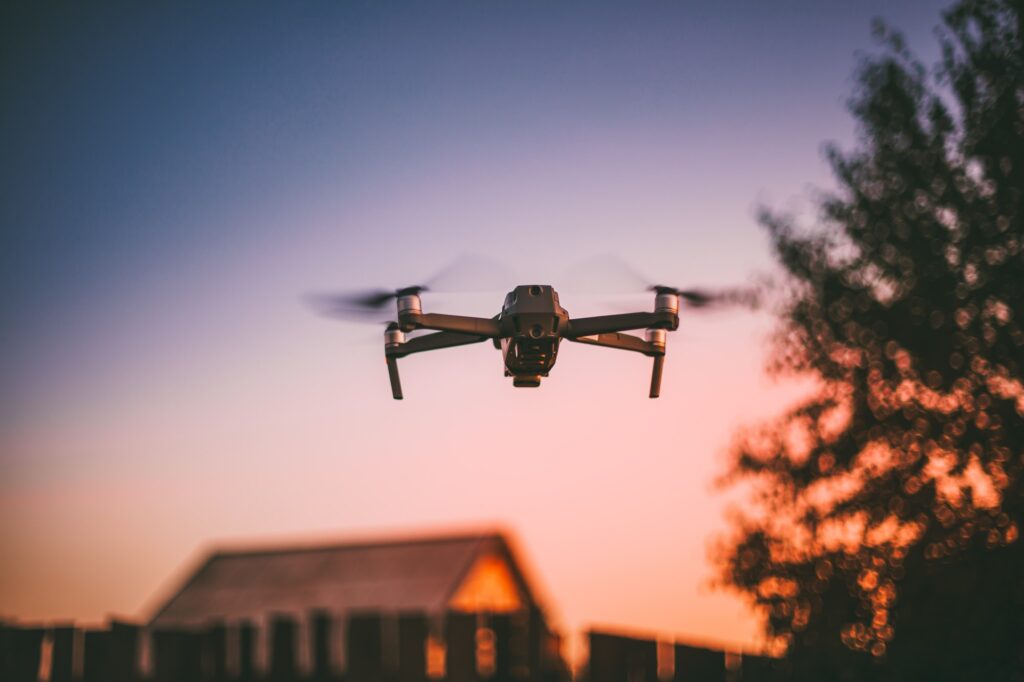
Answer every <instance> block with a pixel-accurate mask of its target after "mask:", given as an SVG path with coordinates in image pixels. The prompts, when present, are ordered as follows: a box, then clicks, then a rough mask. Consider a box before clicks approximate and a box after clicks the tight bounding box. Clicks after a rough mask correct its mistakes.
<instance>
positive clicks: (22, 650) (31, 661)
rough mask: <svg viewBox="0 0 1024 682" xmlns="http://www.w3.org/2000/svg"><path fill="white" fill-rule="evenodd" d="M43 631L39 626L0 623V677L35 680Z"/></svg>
mask: <svg viewBox="0 0 1024 682" xmlns="http://www.w3.org/2000/svg"><path fill="white" fill-rule="evenodd" d="M45 633H46V631H45V630H43V629H41V628H20V627H15V626H11V625H3V624H0V679H3V680H10V681H11V682H36V680H37V679H38V678H39V661H40V658H41V656H42V649H43V635H44V634H45Z"/></svg>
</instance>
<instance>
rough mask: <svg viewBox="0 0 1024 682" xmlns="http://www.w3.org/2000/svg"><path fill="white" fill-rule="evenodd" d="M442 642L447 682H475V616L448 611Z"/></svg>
mask: <svg viewBox="0 0 1024 682" xmlns="http://www.w3.org/2000/svg"><path fill="white" fill-rule="evenodd" d="M444 640H445V658H444V667H445V676H446V678H447V679H448V682H475V680H476V678H477V674H476V614H473V613H460V612H458V611H449V612H448V614H447V616H446V618H445V623H444Z"/></svg>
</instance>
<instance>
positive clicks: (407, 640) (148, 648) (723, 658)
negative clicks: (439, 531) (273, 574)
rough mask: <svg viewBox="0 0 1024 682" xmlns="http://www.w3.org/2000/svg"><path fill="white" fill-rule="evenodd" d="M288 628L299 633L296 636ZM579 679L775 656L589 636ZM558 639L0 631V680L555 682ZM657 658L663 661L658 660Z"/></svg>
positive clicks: (467, 627) (427, 630)
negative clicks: (585, 657) (586, 659)
mask: <svg viewBox="0 0 1024 682" xmlns="http://www.w3.org/2000/svg"><path fill="white" fill-rule="evenodd" d="M300 628H304V629H305V632H304V633H302V635H303V636H300ZM589 648H590V657H589V662H588V663H587V664H586V665H585V666H584V667H583V668H582V669H581V672H580V675H579V677H580V678H581V679H585V680H587V681H588V682H669V681H671V682H741V681H742V682H770V681H774V680H782V679H785V675H784V669H783V668H782V667H781V666H782V665H783V662H782V661H779V660H777V659H772V658H766V657H760V656H749V655H744V656H742V657H738V656H732V657H727V654H726V653H725V652H723V651H720V650H713V649H706V648H701V647H694V646H690V645H687V644H684V643H665V642H661V643H659V642H658V641H656V640H654V639H644V638H637V637H628V636H623V635H620V634H614V633H610V632H600V631H591V632H590V633H589ZM559 649H560V640H559V639H558V637H557V636H555V635H553V634H552V633H550V632H549V631H547V629H546V627H545V625H544V623H543V619H542V618H540V616H539V614H538V613H536V612H533V613H530V612H521V613H511V614H488V613H463V612H449V613H446V614H443V615H441V616H429V615H427V614H423V613H404V614H380V613H354V614H350V615H348V616H347V617H346V618H344V619H339V618H334V617H332V615H331V614H328V613H325V612H313V613H311V614H309V615H308V617H307V618H306V619H305V623H300V622H299V620H297V619H295V618H294V617H291V616H287V615H277V616H272V617H270V618H268V619H267V621H266V622H265V623H264V624H263V626H262V627H261V626H259V625H257V624H255V623H252V622H235V623H211V624H208V625H206V626H203V627H199V628H179V629H159V630H153V631H149V630H147V629H146V628H143V627H141V626H139V625H135V624H131V623H122V622H112V623H110V625H109V626H108V627H106V628H102V629H85V630H82V629H78V628H75V627H73V626H70V625H56V626H52V627H48V628H41V627H16V626H13V625H3V624H0V680H2V681H3V682H37V680H50V681H51V682H143V681H145V682H565V681H567V680H568V679H569V677H570V676H569V671H568V667H567V666H566V665H565V663H564V661H563V660H562V658H561V655H560V653H559ZM666 657H668V659H669V660H668V661H666Z"/></svg>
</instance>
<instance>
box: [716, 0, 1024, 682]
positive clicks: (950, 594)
mask: <svg viewBox="0 0 1024 682" xmlns="http://www.w3.org/2000/svg"><path fill="white" fill-rule="evenodd" d="M943 19H944V28H943V29H942V30H941V31H940V32H939V35H940V40H941V44H942V48H943V51H942V58H941V61H940V63H939V64H937V65H936V66H935V68H934V69H932V70H931V71H929V70H928V69H926V68H925V67H924V66H923V65H922V64H921V63H919V62H918V61H917V60H916V59H915V58H914V57H913V56H912V55H911V54H910V53H909V52H908V50H907V49H906V47H905V45H904V44H903V41H902V39H901V37H900V36H899V35H898V34H896V33H894V32H892V31H890V30H888V29H887V28H886V27H885V26H884V25H881V24H876V26H875V30H876V35H877V37H878V38H879V39H880V41H881V42H882V43H883V44H884V45H885V50H884V51H883V53H882V54H881V55H879V56H875V57H872V58H869V59H866V60H865V61H864V62H863V63H862V64H861V66H860V68H859V71H858V76H859V78H858V87H857V89H856V91H855V93H854V95H853V97H852V99H851V102H850V109H851V112H852V113H853V115H854V116H855V118H856V119H857V121H858V124H859V142H858V145H857V149H855V150H854V151H852V152H845V153H844V152H841V151H839V150H837V149H835V148H831V149H829V151H828V156H829V160H830V162H831V165H832V168H833V172H834V175H835V177H836V180H837V184H838V186H839V189H838V191H836V192H835V193H833V194H831V195H828V196H826V197H825V198H823V199H822V200H821V202H820V205H819V208H820V219H819V220H818V225H817V227H815V228H813V229H811V230H801V229H799V228H798V227H797V226H796V225H795V221H794V220H793V219H791V218H787V217H785V216H779V215H775V214H771V213H766V214H764V215H763V217H762V222H763V223H764V224H765V226H766V227H767V229H768V230H769V232H770V235H771V237H772V241H773V245H774V248H775V252H776V255H777V258H778V261H779V262H780V264H781V265H782V267H783V270H784V271H785V273H786V287H785V294H784V295H783V296H782V297H781V298H782V301H781V302H780V304H779V308H780V319H781V323H780V325H779V330H778V335H777V337H776V340H775V344H774V347H775V350H776V355H775V360H774V365H775V367H776V369H778V370H780V371H783V372H794V373H799V374H809V375H811V376H813V377H814V378H815V379H816V381H817V383H816V386H817V389H816V391H815V393H814V395H813V397H812V398H810V399H809V400H807V401H805V402H804V403H802V404H800V405H798V406H797V407H796V408H794V409H792V410H791V411H789V412H787V413H786V414H784V415H783V416H782V417H781V418H779V419H778V420H776V421H774V422H772V423H769V424H767V425H765V426H763V427H761V428H758V429H755V430H751V431H749V432H746V433H744V434H743V435H742V436H741V438H740V439H739V442H738V445H737V448H736V452H735V461H734V464H733V466H732V469H731V471H730V477H729V479H730V480H733V481H746V482H748V483H749V484H750V485H751V489H752V490H753V505H752V507H751V508H750V510H749V511H748V512H747V513H746V515H745V516H744V517H743V518H741V519H739V520H738V521H737V524H736V535H735V537H734V538H732V540H731V541H730V542H729V543H728V544H727V545H726V546H725V548H724V549H723V553H722V555H721V561H722V572H723V578H724V580H725V582H726V583H727V584H729V585H731V586H733V587H735V588H737V589H739V590H740V591H741V592H743V593H744V594H746V595H748V596H749V597H750V598H751V599H752V600H753V601H754V602H755V603H756V604H757V605H758V606H759V607H761V608H762V609H763V610H764V612H765V613H766V615H767V629H768V634H769V635H770V636H771V637H773V638H774V639H775V641H776V642H777V643H778V644H779V645H780V647H782V646H785V648H786V650H787V652H788V656H787V658H788V660H789V665H790V672H791V675H792V678H793V679H814V680H824V679H930V680H947V679H948V680H983V679H984V680H996V679H1022V680H1024V550H1022V546H1024V543H1022V542H1021V541H1020V533H1021V524H1022V521H1024V519H1022V511H1024V476H1022V473H1024V471H1022V470H1024V384H1022V379H1024V377H1022V369H1024V327H1022V320H1021V318H1022V316H1024V243H1022V242H1024V40H1022V39H1024V2H1022V1H1021V0H965V1H962V2H960V3H958V4H957V5H955V6H954V7H953V8H952V9H950V10H949V11H947V12H946V13H945V15H944V17H943Z"/></svg>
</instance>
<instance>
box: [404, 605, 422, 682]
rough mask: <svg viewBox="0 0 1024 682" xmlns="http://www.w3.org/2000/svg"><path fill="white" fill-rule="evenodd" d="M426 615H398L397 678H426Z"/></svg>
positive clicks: (416, 680)
mask: <svg viewBox="0 0 1024 682" xmlns="http://www.w3.org/2000/svg"><path fill="white" fill-rule="evenodd" d="M427 633H428V627H427V617H426V615H425V614H422V613H403V614H400V615H399V616H398V680H399V682H424V681H425V680H426V679H427Z"/></svg>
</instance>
